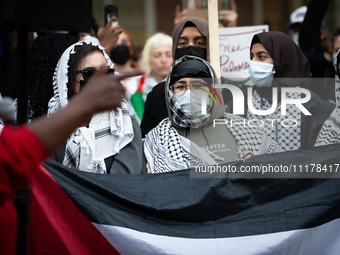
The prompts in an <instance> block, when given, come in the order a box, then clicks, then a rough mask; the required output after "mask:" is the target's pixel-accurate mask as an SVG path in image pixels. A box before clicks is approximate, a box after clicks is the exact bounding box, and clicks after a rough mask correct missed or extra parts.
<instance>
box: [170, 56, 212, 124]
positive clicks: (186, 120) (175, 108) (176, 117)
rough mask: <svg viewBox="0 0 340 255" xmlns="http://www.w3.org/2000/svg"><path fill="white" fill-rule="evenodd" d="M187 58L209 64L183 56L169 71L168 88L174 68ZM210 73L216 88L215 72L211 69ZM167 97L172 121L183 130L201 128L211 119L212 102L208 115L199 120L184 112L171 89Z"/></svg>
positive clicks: (208, 108) (193, 57)
mask: <svg viewBox="0 0 340 255" xmlns="http://www.w3.org/2000/svg"><path fill="white" fill-rule="evenodd" d="M187 58H189V59H199V60H200V61H201V62H203V63H204V64H206V65H207V64H208V65H209V63H208V62H206V61H205V60H203V59H200V58H197V57H195V56H183V57H181V58H180V59H178V60H176V61H175V62H174V63H173V64H172V65H171V68H170V71H169V75H168V76H167V77H166V84H167V87H169V84H170V80H171V75H170V74H171V73H172V71H173V69H174V67H175V66H176V65H177V64H179V63H181V62H182V61H185V60H186V59H187ZM209 72H210V76H211V77H212V78H211V84H212V86H213V87H214V84H215V77H216V75H215V73H214V71H213V69H211V68H209ZM167 97H168V100H167V101H168V102H169V108H170V109H171V111H172V119H173V121H174V122H175V123H176V124H177V125H178V126H179V127H182V128H188V127H190V128H199V127H202V126H204V125H205V124H206V123H207V122H208V121H209V119H210V117H211V109H212V102H210V104H209V105H208V107H207V113H206V114H204V115H202V116H200V117H198V118H191V117H190V116H189V115H187V114H186V113H185V112H184V111H182V109H181V106H180V104H179V103H178V101H177V100H176V98H175V97H174V93H173V92H172V91H171V89H167Z"/></svg>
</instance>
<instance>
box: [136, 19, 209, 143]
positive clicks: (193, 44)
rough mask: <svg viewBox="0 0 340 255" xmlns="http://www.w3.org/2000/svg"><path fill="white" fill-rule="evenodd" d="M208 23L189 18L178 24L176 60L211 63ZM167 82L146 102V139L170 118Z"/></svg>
mask: <svg viewBox="0 0 340 255" xmlns="http://www.w3.org/2000/svg"><path fill="white" fill-rule="evenodd" d="M208 38H209V27H208V21H207V20H205V19H202V18H198V17H187V18H185V19H183V20H182V21H180V22H178V23H177V24H176V25H175V27H174V30H173V32H172V57H173V59H174V60H176V59H179V58H180V57H182V56H184V55H190V56H196V57H200V58H202V59H204V60H208V61H209V50H208V49H209V40H208ZM164 91H165V82H161V83H159V84H158V85H156V86H155V87H154V88H153V90H152V91H151V92H150V93H149V94H148V97H147V99H146V101H145V107H144V113H143V119H142V123H141V129H142V136H143V137H144V136H145V135H146V134H147V133H148V132H149V131H150V130H151V129H153V128H154V127H156V126H157V125H158V123H159V122H160V121H162V120H163V119H164V118H166V117H168V111H167V107H166V103H165V94H164Z"/></svg>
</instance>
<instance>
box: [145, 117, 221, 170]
mask: <svg viewBox="0 0 340 255" xmlns="http://www.w3.org/2000/svg"><path fill="white" fill-rule="evenodd" d="M144 154H145V158H146V161H147V165H146V168H147V172H148V173H164V172H171V171H176V170H183V169H189V168H190V167H196V166H204V165H213V164H216V163H215V161H214V160H213V159H212V158H211V157H210V156H209V155H208V154H207V152H206V151H205V150H203V149H201V148H199V147H198V146H195V145H194V144H193V143H191V142H190V140H189V139H187V138H185V137H183V136H181V135H179V134H178V132H177V130H176V129H175V128H174V127H173V126H172V125H171V121H170V119H169V118H166V119H164V120H162V121H161V122H160V123H159V124H158V125H157V127H155V128H154V129H152V130H151V131H150V132H149V133H148V134H147V135H146V136H145V141H144Z"/></svg>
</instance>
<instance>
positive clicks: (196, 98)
mask: <svg viewBox="0 0 340 255" xmlns="http://www.w3.org/2000/svg"><path fill="white" fill-rule="evenodd" d="M202 96H207V93H205V92H203V91H202V92H201V91H196V92H194V93H193V92H191V91H190V90H187V91H184V92H179V93H176V94H175V95H174V97H175V98H176V100H177V101H178V103H179V105H180V106H181V109H182V111H183V112H185V113H186V114H187V115H189V116H190V117H191V118H193V119H195V118H198V117H200V116H201V115H202ZM208 105H210V98H207V106H208Z"/></svg>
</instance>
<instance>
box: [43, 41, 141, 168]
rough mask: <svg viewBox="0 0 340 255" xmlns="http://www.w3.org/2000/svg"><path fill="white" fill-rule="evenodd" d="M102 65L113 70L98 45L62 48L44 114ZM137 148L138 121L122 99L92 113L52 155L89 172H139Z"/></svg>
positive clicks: (77, 89)
mask: <svg viewBox="0 0 340 255" xmlns="http://www.w3.org/2000/svg"><path fill="white" fill-rule="evenodd" d="M103 65H106V66H107V67H108V72H114V71H115V70H114V69H113V63H112V62H111V60H110V58H109V56H108V55H107V54H106V52H105V50H104V48H103V47H101V46H100V45H98V44H95V43H93V42H90V41H82V42H78V43H75V44H73V45H71V46H70V47H69V48H68V49H66V50H65V52H64V53H63V55H62V56H61V58H60V60H59V62H58V64H57V67H56V70H55V73H54V76H53V90H54V96H53V97H52V98H51V100H50V102H49V106H48V114H49V115H50V114H53V113H54V112H55V111H57V110H58V109H59V108H62V107H65V106H66V105H67V103H68V99H69V98H71V97H73V96H74V95H76V94H78V93H81V89H82V88H83V87H84V86H86V82H87V81H88V79H89V78H90V77H91V75H92V74H93V73H94V72H95V71H96V70H97V69H98V68H99V67H100V66H103ZM140 151H141V135H140V129H139V127H138V123H137V122H136V120H135V119H134V118H131V116H130V115H129V113H128V111H127V107H126V102H125V101H123V102H122V107H121V108H117V109H116V110H111V111H106V112H102V113H100V114H96V115H94V116H93V118H92V119H91V121H90V122H89V123H84V127H80V128H78V129H76V130H75V132H74V133H73V134H72V135H71V137H70V138H69V139H68V140H67V143H66V146H65V148H64V150H61V151H59V153H57V154H56V156H55V158H56V160H57V161H59V162H62V163H63V164H64V165H65V166H67V167H70V168H74V169H79V170H82V171H88V172H93V173H111V174H112V173H120V174H127V173H140V172H141V160H142V157H141V156H142V155H141V152H140Z"/></svg>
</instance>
